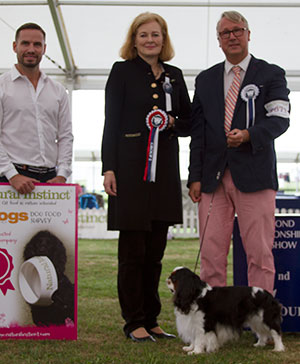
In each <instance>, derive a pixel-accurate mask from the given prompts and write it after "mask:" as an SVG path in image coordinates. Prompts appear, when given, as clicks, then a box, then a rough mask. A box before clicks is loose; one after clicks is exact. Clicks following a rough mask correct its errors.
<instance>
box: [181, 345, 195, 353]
mask: <svg viewBox="0 0 300 364" xmlns="http://www.w3.org/2000/svg"><path fill="white" fill-rule="evenodd" d="M193 349H194V345H189V346H184V347H183V348H182V350H183V351H187V352H188V351H192V350H193Z"/></svg>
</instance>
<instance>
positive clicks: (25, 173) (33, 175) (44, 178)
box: [0, 167, 56, 183]
mask: <svg viewBox="0 0 300 364" xmlns="http://www.w3.org/2000/svg"><path fill="white" fill-rule="evenodd" d="M15 168H16V170H17V171H18V173H20V174H22V175H23V176H26V177H30V178H35V179H37V180H38V181H40V182H41V183H45V182H47V181H49V179H52V178H54V177H56V171H53V172H49V173H34V172H29V171H26V170H23V169H21V168H18V167H15ZM0 182H8V180H7V178H6V177H4V176H3V177H0Z"/></svg>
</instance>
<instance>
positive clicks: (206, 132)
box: [189, 11, 289, 292]
mask: <svg viewBox="0 0 300 364" xmlns="http://www.w3.org/2000/svg"><path fill="white" fill-rule="evenodd" d="M217 34H218V40H219V44H220V47H221V48H222V50H223V52H224V54H225V56H226V60H225V62H222V63H219V64H217V65H215V66H213V67H211V68H210V69H208V70H206V71H204V72H202V73H200V74H199V75H198V77H197V79H196V90H195V96H194V101H193V131H192V141H191V155H190V167H189V171H190V173H189V187H190V191H189V194H190V197H191V199H192V200H193V201H194V202H200V203H199V220H200V235H201V232H203V229H204V226H205V224H206V219H207V214H208V211H209V206H211V213H210V219H209V222H208V224H207V228H206V231H205V238H204V241H203V246H202V251H201V272H200V275H201V278H202V279H203V280H205V281H207V282H208V283H209V284H211V285H213V286H224V285H226V267H227V255H228V252H229V247H230V241H231V234H232V229H233V222H234V216H235V214H237V215H238V221H239V227H240V231H241V236H242V240H243V244H244V247H245V251H246V254H247V261H248V282H249V285H251V286H257V287H261V288H264V289H266V290H268V291H270V292H272V291H273V285H274V274H275V269H274V261H273V255H272V246H273V241H274V232H275V222H274V212H275V196H276V190H277V189H278V181H277V172H276V155H275V149H274V139H275V138H277V137H278V136H280V135H281V134H282V133H284V132H285V131H286V130H287V128H288V126H289V99H288V94H289V90H288V89H287V87H286V80H285V74H284V71H283V70H282V69H281V68H279V67H278V66H276V65H271V64H269V63H267V62H265V61H263V60H258V59H256V58H255V57H253V56H252V55H250V54H249V53H248V42H249V40H250V30H249V26H248V23H247V20H246V19H245V18H244V17H243V16H242V15H241V14H239V13H238V12H235V11H230V12H225V13H223V14H222V16H221V19H220V21H219V22H218V24H217ZM211 203H212V205H211Z"/></svg>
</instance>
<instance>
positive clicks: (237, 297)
mask: <svg viewBox="0 0 300 364" xmlns="http://www.w3.org/2000/svg"><path fill="white" fill-rule="evenodd" d="M167 285H168V288H169V289H170V290H171V292H172V293H173V294H174V298H173V301H174V306H175V315H176V326H177V331H178V335H179V337H180V338H181V339H182V340H183V341H184V342H185V343H186V344H188V345H189V346H184V347H183V350H184V351H186V352H188V354H199V353H204V352H205V351H207V352H213V351H216V350H217V349H218V348H219V347H221V346H222V345H223V344H224V343H225V342H226V341H228V340H231V339H235V338H236V339H237V338H238V337H239V336H240V335H241V334H242V331H243V328H244V327H249V328H250V329H251V330H252V331H253V332H254V333H255V334H256V335H257V337H258V341H257V343H256V344H255V345H254V346H265V345H266V343H267V341H268V339H269V338H271V339H273V341H274V351H284V346H283V343H282V340H281V329H280V323H281V308H280V305H279V303H278V302H277V301H276V300H275V299H274V298H273V296H272V295H271V294H270V293H268V292H267V291H265V290H263V289H261V288H255V287H210V286H209V285H208V284H207V283H205V282H203V281H201V280H200V278H199V277H198V276H197V275H196V274H195V273H193V272H192V271H190V270H189V269H188V268H184V267H177V268H175V269H174V271H173V272H172V274H171V275H170V277H169V278H168V279H167Z"/></svg>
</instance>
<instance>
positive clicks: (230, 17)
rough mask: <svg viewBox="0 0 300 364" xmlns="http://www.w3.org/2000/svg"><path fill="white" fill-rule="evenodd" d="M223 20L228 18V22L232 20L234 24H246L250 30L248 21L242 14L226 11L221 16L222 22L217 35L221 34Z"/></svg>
mask: <svg viewBox="0 0 300 364" xmlns="http://www.w3.org/2000/svg"><path fill="white" fill-rule="evenodd" d="M223 18H226V19H228V20H230V21H232V22H234V23H242V22H243V23H244V24H245V27H246V28H247V29H248V30H249V24H248V22H247V19H246V18H245V17H244V16H243V15H242V14H240V13H239V12H237V11H224V13H222V15H221V18H220V20H219V21H218V23H217V34H218V32H219V25H220V21H221V20H222V19H223ZM218 35H219V34H218Z"/></svg>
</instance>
